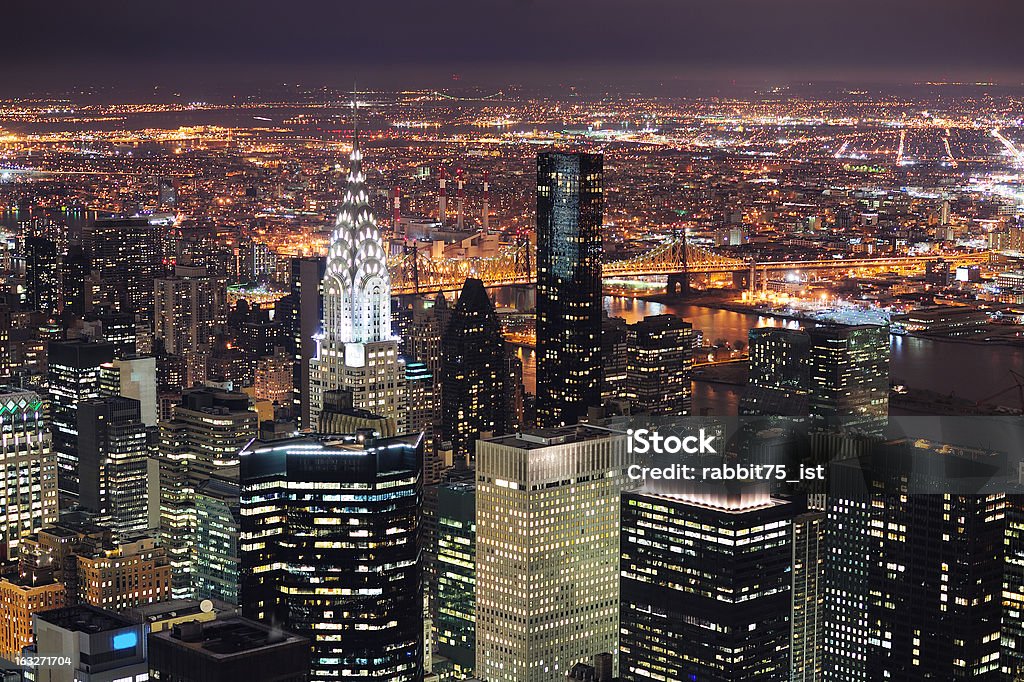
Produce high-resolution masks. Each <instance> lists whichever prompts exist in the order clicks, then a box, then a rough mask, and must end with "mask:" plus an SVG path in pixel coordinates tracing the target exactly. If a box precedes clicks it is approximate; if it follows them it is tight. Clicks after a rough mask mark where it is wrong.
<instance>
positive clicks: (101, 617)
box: [36, 604, 135, 634]
mask: <svg viewBox="0 0 1024 682" xmlns="http://www.w3.org/2000/svg"><path fill="white" fill-rule="evenodd" d="M36 617H37V618H39V620H42V621H45V622H47V623H51V624H53V625H56V626H57V627H60V628H63V629H65V630H69V631H71V632H85V633H89V634H93V633H97V632H107V631H109V630H118V629H120V628H124V627H128V626H131V625H135V623H133V622H132V621H131V620H129V619H128V618H125V617H124V616H120V615H118V614H116V613H114V612H113V611H105V610H103V609H98V608H96V607H95V606H88V605H85V604H81V605H79V606H67V607H64V608H62V609H53V610H52V611H43V612H41V613H37V614H36Z"/></svg>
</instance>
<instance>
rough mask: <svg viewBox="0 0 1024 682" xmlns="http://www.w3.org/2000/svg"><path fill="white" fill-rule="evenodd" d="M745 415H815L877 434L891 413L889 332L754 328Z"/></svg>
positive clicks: (870, 328) (868, 328) (875, 328)
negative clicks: (889, 412)
mask: <svg viewBox="0 0 1024 682" xmlns="http://www.w3.org/2000/svg"><path fill="white" fill-rule="evenodd" d="M749 339H750V383H749V385H748V387H747V390H746V392H745V393H744V396H743V400H742V403H741V411H742V412H744V413H746V414H762V415H782V416H794V417H795V416H808V415H810V416H812V417H813V418H814V419H815V420H816V421H817V422H818V423H820V424H822V425H825V424H830V423H832V424H837V423H841V424H842V425H843V426H846V427H849V428H855V429H858V430H861V431H865V432H878V431H879V430H880V429H881V428H882V427H883V426H884V424H885V420H886V418H887V416H888V411H889V355H890V351H889V328H888V327H883V326H875V325H858V326H844V325H831V326H818V327H811V328H810V329H807V330H792V329H751V330H750V335H749Z"/></svg>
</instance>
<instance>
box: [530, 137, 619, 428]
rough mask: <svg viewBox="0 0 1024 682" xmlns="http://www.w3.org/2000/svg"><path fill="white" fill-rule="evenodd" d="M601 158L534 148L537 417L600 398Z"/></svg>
mask: <svg viewBox="0 0 1024 682" xmlns="http://www.w3.org/2000/svg"><path fill="white" fill-rule="evenodd" d="M603 168H604V158H603V157H602V156H601V155H599V154H567V153H562V152H544V153H542V154H539V155H538V156H537V421H538V422H539V423H540V425H541V426H547V427H554V426H561V425H564V424H575V423H576V422H577V421H578V420H579V418H580V417H582V416H584V415H586V413H587V408H589V407H592V406H597V405H600V404H601V223H602V216H603V210H604V189H603Z"/></svg>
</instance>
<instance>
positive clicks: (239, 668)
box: [149, 616, 309, 682]
mask: <svg viewBox="0 0 1024 682" xmlns="http://www.w3.org/2000/svg"><path fill="white" fill-rule="evenodd" d="M149 674H150V677H149V679H153V680H161V681H162V682H164V681H166V682H229V681H230V680H254V681H255V680H260V682H306V680H308V679H309V640H307V639H304V638H302V637H297V636H295V635H293V634H291V633H288V632H282V631H281V629H280V628H277V627H267V626H266V625H263V624H262V623H257V622H255V621H251V620H248V619H246V618H239V617H237V616H228V617H227V618H217V619H216V620H214V621H211V622H206V623H200V622H197V621H192V622H188V623H181V624H180V625H175V626H174V627H173V628H166V629H164V630H161V631H160V632H154V633H152V634H150V636H149Z"/></svg>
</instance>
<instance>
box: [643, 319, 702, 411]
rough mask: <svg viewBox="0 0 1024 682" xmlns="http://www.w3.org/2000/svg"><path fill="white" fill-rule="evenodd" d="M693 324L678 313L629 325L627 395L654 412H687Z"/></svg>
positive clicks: (690, 382) (691, 392) (689, 405)
mask: <svg viewBox="0 0 1024 682" xmlns="http://www.w3.org/2000/svg"><path fill="white" fill-rule="evenodd" d="M693 339H694V333H693V326H692V325H691V324H690V323H689V322H683V320H681V319H680V318H678V317H676V316H675V315H652V316H649V317H645V318H644V319H642V320H640V321H639V322H637V323H636V324H631V325H629V328H628V334H627V343H626V347H627V353H626V357H627V360H626V396H627V397H628V398H629V400H630V401H631V402H632V403H634V404H635V405H636V407H637V408H639V409H640V410H643V411H645V412H649V413H651V414H666V415H677V416H681V415H687V414H689V413H690V407H691V405H692V403H693V386H692V381H693Z"/></svg>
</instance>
